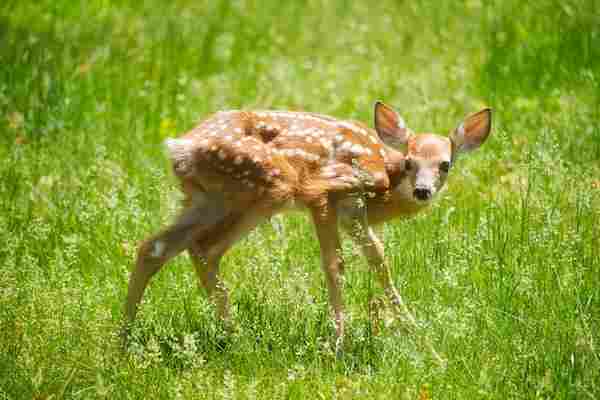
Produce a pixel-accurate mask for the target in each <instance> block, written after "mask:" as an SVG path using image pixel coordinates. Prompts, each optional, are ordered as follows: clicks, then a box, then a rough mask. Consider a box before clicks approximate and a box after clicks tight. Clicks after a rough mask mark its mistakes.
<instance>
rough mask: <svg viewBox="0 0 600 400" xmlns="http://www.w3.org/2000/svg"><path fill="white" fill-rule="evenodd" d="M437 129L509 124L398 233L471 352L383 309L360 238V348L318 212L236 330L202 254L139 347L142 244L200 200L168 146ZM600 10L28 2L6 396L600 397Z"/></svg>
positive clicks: (422, 312)
mask: <svg viewBox="0 0 600 400" xmlns="http://www.w3.org/2000/svg"><path fill="white" fill-rule="evenodd" d="M377 99H381V100H383V101H385V102H387V103H388V104H392V105H394V106H395V107H396V108H397V109H398V110H400V111H401V113H402V115H403V116H404V119H405V120H406V121H407V123H408V125H409V126H411V127H412V128H413V129H414V130H416V131H433V132H438V133H442V134H446V133H448V132H449V131H450V130H451V129H453V128H454V127H455V126H456V125H457V124H458V123H459V122H460V121H461V119H462V118H463V117H464V116H465V115H466V114H468V113H470V112H474V111H477V110H479V109H480V108H482V107H483V106H490V107H492V108H493V109H494V126H493V132H492V136H491V137H490V139H489V140H488V142H487V143H486V144H485V145H484V146H483V147H482V148H481V149H480V150H478V151H477V152H475V153H473V154H472V155H470V156H468V157H464V158H463V159H461V160H460V165H458V166H457V168H456V169H453V170H452V172H451V174H450V178H449V189H448V191H447V192H446V193H444V195H443V196H442V199H440V200H439V201H438V202H437V203H436V204H435V206H433V207H432V208H431V209H430V210H429V211H428V212H426V213H424V214H421V215H419V216H417V217H416V218H414V219H412V220H406V221H393V222H390V223H387V224H386V225H384V226H383V227H381V228H380V232H381V234H382V236H383V238H384V240H385V245H386V259H387V262H388V263H389V264H390V266H391V268H392V271H393V277H394V280H395V282H396V285H397V286H398V287H399V289H400V290H401V292H402V293H403V295H404V298H405V300H406V301H407V302H408V304H409V306H410V307H411V309H412V310H413V311H414V313H415V314H416V316H417V318H418V321H419V324H421V326H422V328H423V331H425V332H427V333H428V336H429V337H430V339H431V341H432V342H433V343H434V346H435V347H436V349H437V350H438V351H439V352H440V353H442V354H443V356H444V357H445V358H446V359H447V360H448V365H447V367H446V368H440V367H439V366H438V365H437V364H436V363H435V362H434V361H433V360H432V359H431V357H430V356H429V354H428V353H427V351H425V350H424V349H423V348H421V347H420V346H419V344H418V341H417V340H415V338H414V337H413V336H411V335H410V334H408V333H407V332H406V331H405V330H404V329H402V327H401V325H400V324H399V323H398V322H397V321H395V320H394V319H393V318H392V315H391V314H390V313H389V312H388V311H383V312H382V313H381V316H380V318H376V319H374V318H370V314H369V309H368V304H367V299H368V298H369V297H370V296H371V295H375V296H377V295H379V294H380V289H379V288H378V286H377V284H376V282H375V279H374V277H373V276H372V275H371V274H370V273H369V271H368V269H367V266H366V263H365V261H364V260H363V259H362V257H360V255H359V252H358V249H357V248H355V246H353V245H352V243H351V242H350V241H345V242H344V248H343V253H344V257H345V259H346V262H347V273H346V284H345V290H344V295H345V302H346V304H347V309H348V323H347V332H348V333H347V340H346V347H345V353H344V356H343V357H341V358H339V359H338V358H336V356H335V354H334V351H333V337H334V328H333V324H332V322H331V319H330V316H329V312H328V310H327V293H326V288H325V282H324V278H323V276H322V273H321V271H320V266H319V249H318V244H317V241H316V240H315V235H314V233H313V230H312V228H311V226H310V225H309V223H308V221H307V219H306V217H305V216H303V215H300V214H298V215H296V214H293V215H289V216H287V217H286V218H284V219H275V220H273V221H272V222H271V223H266V224H263V225H262V226H260V227H259V228H258V229H257V230H255V231H254V232H253V233H252V234H251V235H250V236H249V237H248V238H246V239H245V240H243V241H242V242H241V243H239V244H238V245H237V246H236V247H235V248H234V249H233V250H232V251H231V252H230V253H228V255H227V256H226V258H225V259H224V261H223V263H222V274H223V277H224V280H225V282H226V283H227V285H228V287H229V288H230V290H231V295H232V296H231V297H232V298H231V300H232V317H233V324H232V329H231V330H230V331H227V330H225V329H224V327H223V326H222V324H221V323H220V322H219V321H218V320H217V319H216V318H215V315H214V312H213V311H214V310H213V309H212V307H211V305H210V303H209V302H208V301H207V299H206V297H205V296H204V295H203V293H202V292H201V291H199V290H198V287H197V282H196V277H195V274H194V273H193V270H192V267H191V263H190V261H189V259H188V258H187V257H186V256H180V257H178V258H177V259H175V260H174V261H172V262H171V263H170V264H169V265H168V266H167V267H165V268H164V269H163V271H162V272H161V273H160V274H159V275H158V276H157V277H155V279H153V281H152V282H151V285H150V287H149V289H148V291H147V292H146V296H145V298H144V301H143V304H142V308H141V311H140V314H139V319H138V321H137V324H136V326H135V327H134V329H133V332H132V338H131V341H130V342H129V345H128V347H127V349H126V350H125V351H124V350H123V349H122V347H121V342H120V340H119V331H120V327H121V323H122V320H123V303H124V300H125V296H126V292H127V279H128V275H129V271H130V268H131V267H132V264H133V260H134V257H135V251H136V246H137V245H138V243H139V242H140V241H141V240H142V239H143V238H144V237H146V236H148V235H149V234H150V233H152V232H154V231H156V230H157V229H159V227H161V226H162V225H164V224H165V223H167V222H168V221H170V220H171V219H172V217H173V216H174V214H175V213H176V211H177V207H178V203H179V201H180V199H181V195H180V194H179V192H178V188H177V185H176V182H175V179H174V177H173V176H172V174H171V172H170V169H169V165H168V162H167V159H166V156H165V152H164V149H163V146H162V144H161V143H162V141H163V140H164V139H165V138H166V137H170V136H174V135H176V134H178V133H180V132H184V131H186V130H187V129H190V128H191V127H193V126H194V125H195V124H196V123H197V122H198V121H199V120H201V119H202V118H203V117H204V116H206V115H208V114H210V113H211V112H213V111H216V110H221V109H229V108H236V109H237V108H244V109H257V108H260V109H268V108H277V109H296V110H308V111H315V112H320V113H324V114H330V115H333V116H337V117H340V118H354V119H359V120H363V121H366V122H368V123H369V124H372V122H371V120H372V112H373V111H372V107H373V103H374V101H375V100H377ZM599 223H600V2H599V1H598V0H561V1H558V0H540V1H530V2H522V1H517V0H502V1H500V0H490V1H483V0H467V1H444V2H441V1H433V0H430V1H428V0H423V1H401V0H381V1H377V2H368V1H360V0H358V1H349V0H336V1H326V0H298V1H276V0H260V1H259V0H231V1H229V0H210V1H209V0H199V1H192V0H174V1H169V2H167V1H159V0H145V1H138V2H133V1H125V0H113V1H109V0H89V1H81V2H79V1H70V0H39V1H26V0H4V1H2V3H1V4H0V243H2V245H1V246H0V399H25V398H27V399H29V398H35V399H62V398H69V399H84V398H85V399H88V398H114V399H125V398H127V399H138V398H140V399H141V398H194V399H196V398H198V399H204V398H206V399H212V398H217V399H218V398H222V399H229V398H236V399H254V398H259V399H280V398H281V399H283V398H285V399H332V398H335V399H350V398H361V399H362V398H369V399H420V400H428V399H471V398H473V399H480V398H485V399H495V398H496V399H506V398H526V399H538V398H539V399H595V398H600V334H599V332H600V226H599Z"/></svg>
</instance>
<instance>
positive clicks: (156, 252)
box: [150, 240, 166, 257]
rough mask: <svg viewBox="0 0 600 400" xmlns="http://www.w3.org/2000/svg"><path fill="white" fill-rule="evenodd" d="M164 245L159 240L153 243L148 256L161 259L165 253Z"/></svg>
mask: <svg viewBox="0 0 600 400" xmlns="http://www.w3.org/2000/svg"><path fill="white" fill-rule="evenodd" d="M165 247H166V246H165V244H164V243H163V242H161V241H160V240H157V241H156V242H154V246H152V252H151V253H150V255H151V256H152V257H161V256H162V255H163V251H165Z"/></svg>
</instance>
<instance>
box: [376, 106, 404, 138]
mask: <svg viewBox="0 0 600 400" xmlns="http://www.w3.org/2000/svg"><path fill="white" fill-rule="evenodd" d="M375 130H376V131H377V134H378V135H379V137H380V138H381V140H383V142H384V143H385V144H387V145H388V146H391V147H401V146H403V145H405V144H406V143H407V142H408V139H409V138H410V135H411V132H410V129H408V127H407V126H406V123H405V122H404V120H403V119H402V117H401V116H400V115H399V114H398V113H397V112H396V111H395V110H394V109H393V108H392V107H390V106H388V105H386V104H384V103H382V102H381V101H378V102H376V103H375Z"/></svg>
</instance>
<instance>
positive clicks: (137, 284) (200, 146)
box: [126, 102, 491, 356]
mask: <svg viewBox="0 0 600 400" xmlns="http://www.w3.org/2000/svg"><path fill="white" fill-rule="evenodd" d="M490 129H491V110H490V109H487V108H486V109H483V110H481V111H479V112H478V113H476V114H472V115H470V116H467V117H466V118H465V120H464V121H463V122H462V123H461V124H460V125H459V126H458V127H457V128H456V129H455V130H454V131H453V132H452V133H451V134H450V136H449V137H445V136H438V135H435V134H431V133H422V134H414V133H413V132H412V131H411V130H410V129H409V128H408V127H407V126H406V124H405V123H404V120H403V119H402V118H401V117H400V116H399V115H398V113H396V111H394V110H393V109H392V108H391V107H389V106H387V105H385V104H384V103H381V102H377V103H376V104H375V129H371V128H369V127H367V126H366V125H364V124H362V123H360V122H355V121H343V120H338V119H335V118H332V117H329V116H325V115H320V114H314V113H308V112H289V111H256V112H249V111H224V112H219V113H216V114H215V115H213V116H211V117H210V118H208V119H206V120H205V121H204V122H202V123H201V124H200V125H198V126H197V127H196V128H194V129H193V130H191V131H190V132H188V133H186V134H185V135H183V136H182V137H180V138H177V139H168V140H167V141H166V146H167V149H168V152H169V155H170V158H171V161H172V164H173V170H174V173H175V175H176V176H177V178H178V179H179V180H180V182H181V187H182V190H183V192H184V194H185V196H186V199H185V207H184V209H183V211H182V212H181V214H180V215H179V217H178V218H177V219H176V221H175V223H174V224H172V225H170V226H169V227H167V228H165V229H164V230H163V231H162V232H160V233H158V234H156V235H155V236H153V237H151V238H149V239H147V240H146V241H145V242H144V243H143V244H142V245H141V246H140V248H139V251H138V256H137V263H136V266H135V269H134V270H133V272H132V274H131V276H130V280H129V291H128V295H127V304H126V314H127V319H128V322H132V321H133V320H134V318H135V314H136V310H137V307H138V304H139V302H140V300H141V298H142V295H143V293H144V290H145V288H146V286H147V284H148V282H149V280H150V278H151V277H152V276H153V275H154V274H155V273H156V272H158V271H159V270H160V268H161V267H162V266H163V265H164V264H165V263H166V262H167V261H168V260H169V259H171V258H172V257H174V256H176V255H177V254H179V253H180V252H182V251H183V250H187V251H188V253H189V255H190V257H191V260H192V262H193V264H194V267H195V270H196V273H197V275H198V278H199V281H200V284H201V286H202V287H204V289H205V290H206V292H207V293H208V295H209V297H210V298H211V299H212V300H213V301H214V302H215V303H216V307H217V311H218V313H219V314H220V316H221V317H222V318H225V319H226V318H227V313H228V300H227V298H228V294H227V289H226V288H225V286H224V285H223V283H222V281H221V280H220V279H219V276H218V271H219V261H220V259H221V257H222V256H223V255H224V254H225V252H226V251H227V250H228V249H229V248H230V247H231V246H232V245H233V244H234V243H235V242H237V241H238V240H239V239H241V238H242V237H243V236H245V235H246V234H248V233H249V232H250V231H251V230H252V229H253V228H255V227H256V226H257V225H258V224H259V223H260V222H261V221H263V220H265V219H267V218H269V217H271V216H273V215H274V214H277V213H280V212H282V211H285V210H289V209H290V208H303V209H306V210H307V211H308V212H309V213H310V215H311V216H312V220H313V224H314V227H315V230H316V233H317V237H318V240H319V244H320V249H321V262H322V269H323V272H324V273H325V277H326V282H327V287H328V291H329V302H330V305H331V307H332V308H333V312H334V318H335V327H336V338H337V341H336V345H338V346H339V344H340V343H341V339H342V338H343V335H344V310H343V302H342V293H341V283H342V279H341V278H342V275H343V273H344V264H343V260H342V259H341V257H340V237H339V233H338V222H340V224H341V225H342V226H343V227H344V228H346V229H347V230H348V231H349V232H350V233H351V237H352V238H354V239H355V240H356V241H357V243H358V245H359V246H360V247H361V249H362V252H363V253H364V255H365V257H366V259H367V261H368V263H369V265H370V267H371V268H372V269H373V270H374V272H375V273H376V275H377V278H378V280H379V282H380V283H381V285H382V286H383V289H384V292H385V294H386V296H387V298H388V299H389V300H390V302H391V304H392V305H393V306H394V308H395V310H396V311H397V312H398V313H399V314H400V315H401V316H402V318H403V319H405V320H406V321H407V322H408V323H409V325H410V326H411V327H412V328H416V327H417V323H416V321H415V319H414V317H413V316H412V314H411V313H410V312H409V310H408V308H407V307H406V305H405V304H404V302H403V300H402V298H401V296H400V294H399V292H398V290H397V289H396V288H395V287H394V284H393V282H392V279H391V275H390V270H389V268H388V267H387V266H386V264H385V262H384V253H383V245H382V243H381V242H380V241H379V239H378V238H377V236H376V235H375V233H374V232H373V230H372V228H371V225H373V224H379V223H382V222H384V221H387V220H390V219H392V218H394V217H408V216H411V215H414V214H415V213H417V212H419V211H421V210H423V209H424V208H426V207H427V206H428V205H430V204H431V202H432V200H433V198H434V197H435V195H436V194H437V193H439V192H440V189H442V188H443V186H444V185H445V182H446V178H447V175H448V172H449V170H450V169H451V168H452V167H453V165H454V162H455V160H456V158H457V155H458V154H460V153H463V152H467V151H470V150H473V149H476V148H478V147H479V146H480V145H481V144H482V143H483V142H484V141H485V140H486V139H487V137H488V135H489V133H490ZM432 350H433V348H432ZM434 354H435V351H434ZM436 356H437V354H436Z"/></svg>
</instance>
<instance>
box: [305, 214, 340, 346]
mask: <svg viewBox="0 0 600 400" xmlns="http://www.w3.org/2000/svg"><path fill="white" fill-rule="evenodd" d="M311 215H312V219H313V224H314V226H315V230H316V233H317V238H318V239H319V245H320V248H321V267H322V269H323V272H324V274H325V280H326V282H327V289H328V292H329V304H330V305H331V307H332V308H333V312H334V318H335V333H336V343H335V347H336V353H337V355H341V351H342V344H343V339H344V304H343V299H342V286H343V275H344V261H343V259H342V257H341V244H340V237H339V232H338V227H337V210H336V209H335V207H333V206H332V205H331V204H329V202H327V204H325V205H323V206H317V207H314V208H312V209H311Z"/></svg>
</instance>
